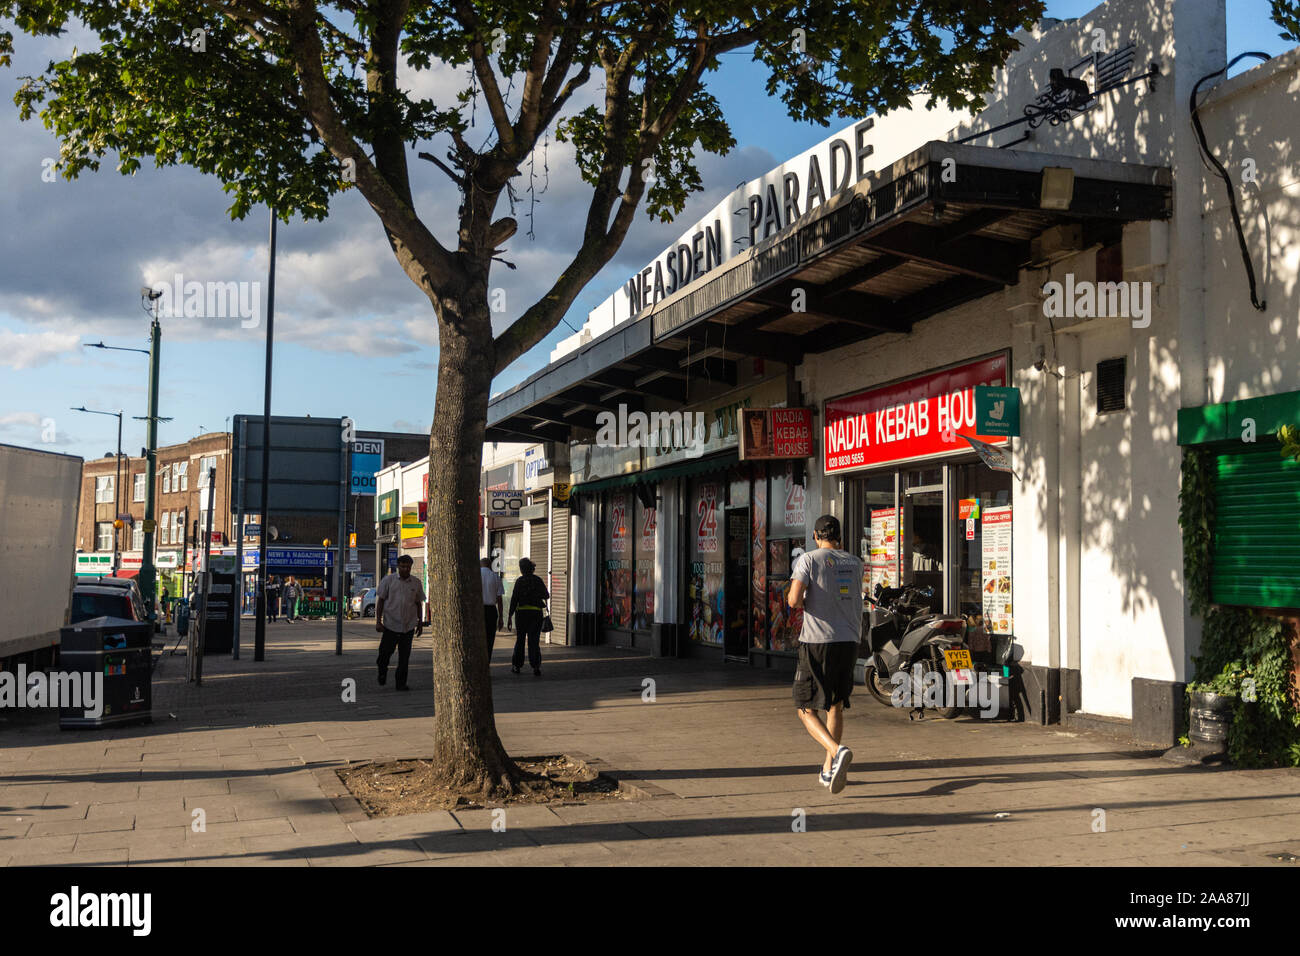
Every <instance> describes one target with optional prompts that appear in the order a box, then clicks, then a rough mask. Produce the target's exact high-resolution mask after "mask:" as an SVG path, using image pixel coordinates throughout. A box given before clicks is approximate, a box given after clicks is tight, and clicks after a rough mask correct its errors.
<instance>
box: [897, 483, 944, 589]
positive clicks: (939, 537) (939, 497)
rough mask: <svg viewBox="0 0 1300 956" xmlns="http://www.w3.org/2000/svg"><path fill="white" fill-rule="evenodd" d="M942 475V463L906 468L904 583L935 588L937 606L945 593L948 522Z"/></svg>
mask: <svg viewBox="0 0 1300 956" xmlns="http://www.w3.org/2000/svg"><path fill="white" fill-rule="evenodd" d="M943 479H944V474H943V468H942V466H940V467H936V468H915V469H911V470H909V471H905V472H903V516H902V522H901V524H902V530H903V553H902V565H903V567H902V578H903V583H904V584H910V585H912V586H913V587H918V588H932V589H933V591H934V603H933V605H932V606H933V607H934V609H936V610H938V609H940V608H941V607H943V605H944V603H945V600H944V599H945V596H946V595H945V592H944V578H943V572H944V565H945V564H946V562H945V560H944V556H945V555H947V553H948V541H947V533H948V525H947V522H945V521H944V480H943Z"/></svg>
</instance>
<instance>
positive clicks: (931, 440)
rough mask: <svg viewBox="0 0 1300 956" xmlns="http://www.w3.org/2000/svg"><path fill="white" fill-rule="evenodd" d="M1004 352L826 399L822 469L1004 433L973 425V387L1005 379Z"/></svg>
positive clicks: (935, 450)
mask: <svg viewBox="0 0 1300 956" xmlns="http://www.w3.org/2000/svg"><path fill="white" fill-rule="evenodd" d="M1007 359H1008V356H1007V353H1005V352H1002V353H999V354H998V355H994V356H990V357H989V358H984V359H978V360H976V361H974V362H967V363H966V364H964V365H957V366H953V367H952V368H947V369H942V370H940V371H938V372H930V373H929V374H926V375H921V376H918V377H917V378H912V379H908V380H906V381H903V382H895V383H894V384H892V385H882V386H880V387H878V388H872V389H868V390H867V391H865V392H859V393H858V394H856V395H849V396H846V397H844V398H837V399H833V400H832V401H829V402H827V403H826V416H825V418H824V422H825V424H824V426H823V428H824V441H823V443H822V446H823V448H824V452H823V464H824V469H825V472H826V474H833V473H834V472H837V471H848V470H851V469H855V468H863V467H865V466H868V465H878V464H884V463H886V462H897V461H906V460H909V459H912V458H924V457H926V456H929V455H936V454H943V453H945V452H957V451H966V450H968V449H969V446H968V445H967V443H966V442H965V441H964V440H963V439H962V437H961V436H962V435H970V436H972V437H975V438H979V439H980V440H982V441H985V442H987V443H989V444H993V445H998V444H1005V443H1006V442H1007V441H1008V439H1007V438H1006V437H1001V438H999V437H994V436H988V435H979V434H978V433H977V432H976V429H975V388H976V386H979V385H993V386H1001V385H1006V384H1007V365H1008V361H1007Z"/></svg>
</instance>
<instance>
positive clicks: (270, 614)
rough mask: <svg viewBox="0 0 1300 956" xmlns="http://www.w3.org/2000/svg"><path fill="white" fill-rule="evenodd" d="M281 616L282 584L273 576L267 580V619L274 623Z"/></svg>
mask: <svg viewBox="0 0 1300 956" xmlns="http://www.w3.org/2000/svg"><path fill="white" fill-rule="evenodd" d="M279 616H280V582H279V581H277V580H276V578H275V575H274V574H272V575H271V576H269V577H268V578H267V579H266V619H267V620H268V621H274V620H276V619H277V618H279Z"/></svg>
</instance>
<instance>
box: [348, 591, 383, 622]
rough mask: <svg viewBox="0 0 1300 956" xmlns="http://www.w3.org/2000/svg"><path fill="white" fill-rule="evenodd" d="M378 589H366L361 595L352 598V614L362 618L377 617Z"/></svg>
mask: <svg viewBox="0 0 1300 956" xmlns="http://www.w3.org/2000/svg"><path fill="white" fill-rule="evenodd" d="M376 591H377V589H376V588H366V589H365V590H364V591H362V592H361V593H360V594H354V595H353V596H352V613H353V614H360V615H361V616H362V617H374V616H375V601H376V597H375V594H376Z"/></svg>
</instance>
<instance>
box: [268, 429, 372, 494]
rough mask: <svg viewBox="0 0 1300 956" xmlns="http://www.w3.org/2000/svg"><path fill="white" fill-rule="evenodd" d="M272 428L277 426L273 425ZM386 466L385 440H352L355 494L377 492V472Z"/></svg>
mask: <svg viewBox="0 0 1300 956" xmlns="http://www.w3.org/2000/svg"><path fill="white" fill-rule="evenodd" d="M271 427H272V428H274V427H275V426H274V425H272V426H271ZM383 467H384V440H383V439H382V438H358V439H356V440H355V441H353V442H352V481H351V491H352V494H354V495H373V494H374V493H375V472H377V471H379V470H381V469H382V468H383Z"/></svg>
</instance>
